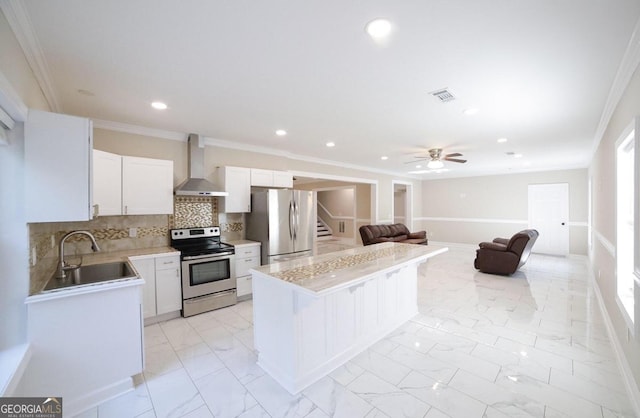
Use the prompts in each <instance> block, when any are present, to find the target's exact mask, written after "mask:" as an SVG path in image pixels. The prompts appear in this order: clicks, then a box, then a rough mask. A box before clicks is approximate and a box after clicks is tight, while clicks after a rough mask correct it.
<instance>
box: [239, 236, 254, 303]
mask: <svg viewBox="0 0 640 418" xmlns="http://www.w3.org/2000/svg"><path fill="white" fill-rule="evenodd" d="M235 251H236V261H235V263H236V286H237V292H238V297H241V296H248V295H251V293H253V291H252V288H251V273H249V270H250V269H252V268H254V267H260V243H259V242H256V243H248V244H240V245H237V244H236V245H235Z"/></svg>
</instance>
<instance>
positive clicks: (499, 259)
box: [473, 229, 538, 275]
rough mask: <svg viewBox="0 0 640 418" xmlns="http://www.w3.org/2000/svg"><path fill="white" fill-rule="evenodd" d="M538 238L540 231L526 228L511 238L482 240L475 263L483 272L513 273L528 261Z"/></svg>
mask: <svg viewBox="0 0 640 418" xmlns="http://www.w3.org/2000/svg"><path fill="white" fill-rule="evenodd" d="M536 239H538V231H536V230H535V229H525V230H523V231H520V232H518V233H517V234H515V235H514V236H512V237H511V238H510V239H507V238H496V239H494V240H493V242H481V243H480V248H479V249H478V250H477V251H476V259H475V261H474V263H473V265H474V266H475V268H476V269H478V270H480V271H481V272H483V273H491V274H502V275H511V274H513V273H515V272H516V270H518V269H519V268H520V267H522V266H523V265H524V263H526V262H527V259H528V258H529V255H530V254H531V248H532V247H533V244H535V242H536Z"/></svg>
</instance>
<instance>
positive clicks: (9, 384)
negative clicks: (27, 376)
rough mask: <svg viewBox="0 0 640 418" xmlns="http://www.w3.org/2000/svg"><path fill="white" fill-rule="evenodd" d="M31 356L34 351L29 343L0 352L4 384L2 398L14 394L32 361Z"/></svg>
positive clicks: (0, 392) (1, 374)
mask: <svg viewBox="0 0 640 418" xmlns="http://www.w3.org/2000/svg"><path fill="white" fill-rule="evenodd" d="M31 354H32V349H31V345H30V344H29V343H26V344H21V345H18V346H16V347H13V348H10V349H8V350H4V351H2V352H0V366H1V367H0V371H1V372H0V379H1V380H0V383H2V387H1V389H2V390H1V391H0V396H12V395H13V394H14V392H15V390H16V388H17V387H18V383H20V379H22V375H23V374H24V371H25V370H26V368H27V365H28V364H29V361H30V360H31ZM5 371H6V372H5Z"/></svg>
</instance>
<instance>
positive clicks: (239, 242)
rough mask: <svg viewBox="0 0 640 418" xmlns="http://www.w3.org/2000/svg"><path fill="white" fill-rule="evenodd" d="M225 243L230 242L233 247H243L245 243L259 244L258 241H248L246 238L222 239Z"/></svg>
mask: <svg viewBox="0 0 640 418" xmlns="http://www.w3.org/2000/svg"><path fill="white" fill-rule="evenodd" d="M224 242H226V243H227V244H231V245H233V246H234V247H244V246H247V245H261V244H260V243H259V242H258V241H250V240H248V239H238V240H231V241H224Z"/></svg>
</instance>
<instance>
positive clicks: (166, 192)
mask: <svg viewBox="0 0 640 418" xmlns="http://www.w3.org/2000/svg"><path fill="white" fill-rule="evenodd" d="M171 213H173V161H171V160H156V159H153V158H140V157H129V156H123V157H122V214H123V215H160V214H171Z"/></svg>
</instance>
